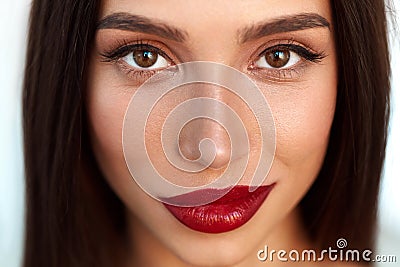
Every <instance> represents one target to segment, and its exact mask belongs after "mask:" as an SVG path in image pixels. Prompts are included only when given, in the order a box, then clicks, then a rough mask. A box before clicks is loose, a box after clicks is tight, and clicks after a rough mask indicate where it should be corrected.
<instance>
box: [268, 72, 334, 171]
mask: <svg viewBox="0 0 400 267" xmlns="http://www.w3.org/2000/svg"><path fill="white" fill-rule="evenodd" d="M331 65H333V66H334V64H331ZM320 69H322V71H319V72H318V75H317V76H315V77H314V78H313V79H312V80H311V79H309V80H307V81H303V82H299V83H298V84H296V85H294V86H287V87H285V86H282V87H280V88H279V89H278V90H272V92H273V93H271V94H270V95H269V96H268V98H269V104H270V105H271V109H272V112H273V114H274V119H275V125H276V139H277V146H276V154H275V161H278V162H280V163H283V164H284V165H286V167H288V168H289V170H291V171H294V170H296V171H299V172H300V171H301V173H303V174H306V173H309V171H310V169H313V173H315V172H316V171H317V170H316V169H318V168H319V165H320V164H321V162H322V160H323V158H324V156H325V151H326V147H327V144H328V140H329V133H330V129H331V124H332V120H333V116H334V113H335V105H336V87H337V81H336V75H335V68H333V67H331V68H328V67H327V68H326V69H325V70H324V69H323V68H320ZM322 85H323V86H322ZM277 91H279V92H277Z"/></svg>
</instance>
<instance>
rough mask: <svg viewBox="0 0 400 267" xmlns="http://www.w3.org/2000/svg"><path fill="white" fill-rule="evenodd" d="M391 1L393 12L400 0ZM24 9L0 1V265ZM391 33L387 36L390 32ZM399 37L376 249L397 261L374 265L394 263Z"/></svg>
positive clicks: (397, 249) (15, 196)
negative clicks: (393, 5) (377, 246)
mask: <svg viewBox="0 0 400 267" xmlns="http://www.w3.org/2000/svg"><path fill="white" fill-rule="evenodd" d="M351 1H358V0H351ZM393 1H394V2H395V4H396V6H397V7H396V8H397V12H398V13H399V12H400V1H399V0H393ZM29 8H30V3H29V1H28V0H13V1H10V0H3V1H2V2H1V3H0V267H17V266H19V265H20V262H21V255H22V248H23V222H24V182H23V155H22V134H21V111H20V109H21V104H20V100H21V85H22V77H23V67H24V56H25V45H26V26H27V23H28V14H29ZM398 27H399V26H398ZM399 28H400V27H399ZM399 31H400V29H399ZM391 32H392V37H393V36H394V33H393V31H391ZM397 36H398V35H397ZM393 39H394V38H393ZM399 39H400V38H397V41H396V42H393V41H392V44H391V47H392V66H393V90H392V103H393V106H392V119H391V125H390V130H391V131H390V139H389V144H388V153H387V159H386V165H385V175H384V180H383V187H382V192H381V199H380V213H379V214H380V216H379V221H380V234H379V240H378V241H379V242H378V244H379V248H378V251H377V253H380V254H385V255H396V256H397V263H392V264H381V265H379V266H393V267H395V266H399V265H400V192H399V190H400V180H399V175H400V164H399V163H400V161H399V156H400V139H399V137H400V75H399V74H400V46H399Z"/></svg>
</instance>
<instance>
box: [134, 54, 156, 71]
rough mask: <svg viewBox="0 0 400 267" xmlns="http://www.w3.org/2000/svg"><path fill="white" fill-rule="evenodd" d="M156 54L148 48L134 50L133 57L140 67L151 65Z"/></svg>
mask: <svg viewBox="0 0 400 267" xmlns="http://www.w3.org/2000/svg"><path fill="white" fill-rule="evenodd" d="M157 58H158V54H157V53H153V52H151V51H148V50H136V51H135V52H134V53H133V59H134V60H135V62H136V64H138V66H140V67H142V68H148V67H151V66H153V65H154V64H155V63H156V62H157Z"/></svg>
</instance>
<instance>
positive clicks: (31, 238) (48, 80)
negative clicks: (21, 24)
mask: <svg viewBox="0 0 400 267" xmlns="http://www.w3.org/2000/svg"><path fill="white" fill-rule="evenodd" d="M331 7H332V12H333V18H334V30H335V41H336V50H337V60H338V75H339V84H338V93H337V107H336V113H335V117H334V121H333V125H332V130H331V136H330V143H329V146H328V151H327V154H326V158H325V161H324V163H323V165H322V168H321V171H320V174H319V177H318V178H317V180H316V182H315V183H314V185H313V186H312V188H311V190H310V191H309V192H308V193H307V195H306V196H305V197H304V199H303V200H302V202H301V204H300V205H301V210H302V214H303V218H304V223H305V227H306V229H307V230H308V232H309V235H310V237H311V238H313V239H314V240H315V241H316V242H317V243H318V244H319V245H320V247H321V248H325V247H329V246H333V245H334V244H335V241H336V240H337V239H338V238H340V237H342V238H346V239H347V240H348V242H349V246H351V247H352V248H360V249H365V248H372V247H373V244H374V230H375V220H376V207H377V196H378V191H379V183H380V176H381V170H382V164H383V160H384V156H385V146H386V136H387V126H388V116H389V88H390V83H389V76H390V71H389V54H388V41H387V25H386V14H385V4H384V1H383V0H362V1H356V0H332V1H331ZM98 10H99V1H94V0H87V1H84V0H35V1H33V5H32V10H31V17H30V29H29V39H28V40H29V41H28V50H27V61H26V70H25V81H24V89H23V124H24V125H23V126H24V143H25V172H26V194H27V197H26V205H27V215H26V242H25V256H24V266H25V267H37V266H57V267H62V266H80V267H87V266H99V267H101V266H116V265H117V263H116V260H117V259H118V257H117V256H116V253H118V251H119V249H118V248H119V247H118V245H120V246H121V247H123V244H125V243H124V242H125V240H124V239H123V236H124V231H125V230H126V229H125V225H124V206H123V204H122V203H121V202H120V200H119V199H118V198H117V197H116V196H115V194H114V193H113V192H112V190H111V189H110V188H109V187H108V185H107V184H106V183H105V181H104V179H102V177H101V173H100V172H99V171H98V168H97V166H96V163H95V161H94V160H93V155H92V154H91V149H90V145H89V143H90V142H89V140H88V138H87V133H86V132H87V131H86V126H85V125H86V123H85V120H86V119H85V118H86V115H85V108H84V106H83V103H84V101H83V99H84V90H85V80H84V71H85V65H86V60H87V55H88V53H89V50H90V48H91V45H92V42H93V36H94V33H95V28H96V20H97V15H98Z"/></svg>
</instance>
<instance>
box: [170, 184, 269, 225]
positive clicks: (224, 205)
mask: <svg viewBox="0 0 400 267" xmlns="http://www.w3.org/2000/svg"><path fill="white" fill-rule="evenodd" d="M273 186H274V185H270V186H260V187H258V188H257V189H256V190H255V191H254V192H249V186H235V187H233V188H232V190H231V191H229V192H228V193H227V194H226V195H224V196H223V197H222V198H220V199H218V200H216V201H214V202H212V203H209V204H206V205H202V206H197V207H179V206H172V205H170V204H166V203H164V205H165V207H166V208H167V209H168V210H169V211H170V212H171V213H172V214H173V215H174V216H175V217H176V218H177V219H178V220H179V221H180V222H181V223H183V224H184V225H186V226H187V227H189V228H191V229H193V230H196V231H200V232H203V233H223V232H228V231H231V230H234V229H236V228H238V227H240V226H242V225H243V224H245V223H246V222H248V221H249V220H250V219H251V217H253V215H254V214H255V213H256V212H257V210H258V209H259V208H260V206H261V204H262V203H263V202H264V200H265V199H266V198H267V196H268V194H269V192H270V191H271V190H272V188H273ZM214 190H215V189H214ZM209 191H213V190H211V189H208V190H201V191H195V192H192V193H188V194H186V195H185V196H184V197H185V198H188V197H190V196H191V195H198V194H205V195H206V194H210V192H209ZM178 197H181V196H178Z"/></svg>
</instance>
